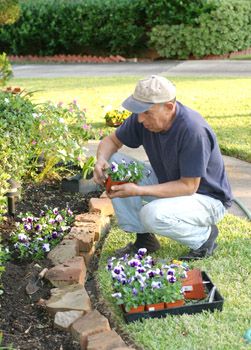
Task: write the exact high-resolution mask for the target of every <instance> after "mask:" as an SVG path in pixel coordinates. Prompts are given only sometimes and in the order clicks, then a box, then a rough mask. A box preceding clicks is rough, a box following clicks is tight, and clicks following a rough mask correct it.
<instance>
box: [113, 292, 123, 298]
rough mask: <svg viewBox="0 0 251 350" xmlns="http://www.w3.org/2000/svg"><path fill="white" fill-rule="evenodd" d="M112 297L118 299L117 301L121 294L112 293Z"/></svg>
mask: <svg viewBox="0 0 251 350" xmlns="http://www.w3.org/2000/svg"><path fill="white" fill-rule="evenodd" d="M112 297H113V298H118V299H119V298H121V297H122V294H121V293H113V294H112Z"/></svg>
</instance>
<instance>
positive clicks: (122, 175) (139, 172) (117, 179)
mask: <svg viewBox="0 0 251 350" xmlns="http://www.w3.org/2000/svg"><path fill="white" fill-rule="evenodd" d="M106 173H107V175H108V178H107V180H106V191H107V192H109V191H110V190H111V186H112V185H121V184H124V183H127V182H134V183H137V182H138V181H140V180H142V178H143V176H144V166H143V165H142V164H141V163H139V162H136V161H130V162H129V163H127V162H126V161H125V160H122V162H121V163H116V162H112V163H111V165H110V167H109V168H108V169H107V170H106Z"/></svg>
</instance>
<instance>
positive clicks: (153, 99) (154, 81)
mask: <svg viewBox="0 0 251 350" xmlns="http://www.w3.org/2000/svg"><path fill="white" fill-rule="evenodd" d="M175 97H176V88H175V86H174V85H173V83H172V82H171V81H170V80H168V79H166V78H164V77H162V76H160V75H151V76H150V77H147V78H145V79H141V80H139V81H138V83H137V85H136V88H135V90H134V93H133V94H132V95H131V96H129V97H128V98H127V99H126V100H125V101H124V102H123V103H122V106H123V107H124V108H125V109H127V110H128V111H130V112H133V113H143V112H146V111H148V110H149V109H150V108H151V107H152V106H153V105H154V104H155V103H164V102H168V101H171V100H173V99H174V98H175Z"/></svg>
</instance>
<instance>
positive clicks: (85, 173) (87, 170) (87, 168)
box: [81, 156, 96, 179]
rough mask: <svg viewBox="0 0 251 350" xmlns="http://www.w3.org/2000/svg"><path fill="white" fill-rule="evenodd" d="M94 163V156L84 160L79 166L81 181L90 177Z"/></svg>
mask: <svg viewBox="0 0 251 350" xmlns="http://www.w3.org/2000/svg"><path fill="white" fill-rule="evenodd" d="M95 163H96V157H94V156H91V157H89V158H87V159H86V160H85V162H84V163H83V165H82V166H81V167H82V177H83V179H89V178H90V177H91V176H92V174H93V170H94V166H95Z"/></svg>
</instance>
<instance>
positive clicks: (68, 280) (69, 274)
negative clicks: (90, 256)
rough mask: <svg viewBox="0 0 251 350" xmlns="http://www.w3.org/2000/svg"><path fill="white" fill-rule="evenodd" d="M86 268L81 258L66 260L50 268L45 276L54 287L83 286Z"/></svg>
mask: <svg viewBox="0 0 251 350" xmlns="http://www.w3.org/2000/svg"><path fill="white" fill-rule="evenodd" d="M85 276H86V266H85V262H84V258H83V257H81V256H78V257H75V258H73V259H69V260H66V261H65V262H64V263H63V264H60V265H57V266H55V267H52V268H51V269H50V270H49V271H48V272H47V273H46V275H45V278H46V279H48V280H49V281H50V282H51V283H52V284H53V285H54V286H55V287H61V286H66V285H70V284H77V283H79V284H82V285H83V284H84V281H85Z"/></svg>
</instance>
